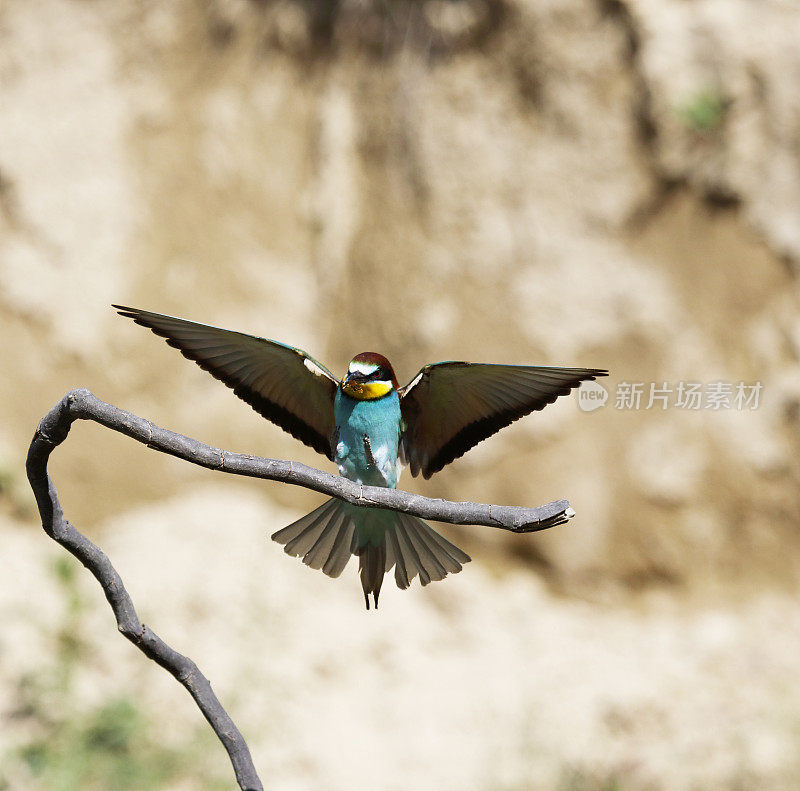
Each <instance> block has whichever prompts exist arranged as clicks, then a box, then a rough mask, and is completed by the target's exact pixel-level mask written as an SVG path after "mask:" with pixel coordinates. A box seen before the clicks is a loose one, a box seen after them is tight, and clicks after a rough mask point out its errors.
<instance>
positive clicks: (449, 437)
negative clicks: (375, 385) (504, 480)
mask: <svg viewBox="0 0 800 791" xmlns="http://www.w3.org/2000/svg"><path fill="white" fill-rule="evenodd" d="M607 373H608V372H607V371H603V370H600V369H597V368H548V367H542V366H526V365H490V364H481V363H463V362H445V363H436V364H434V365H426V366H425V367H424V368H423V369H422V370H421V371H420V372H419V374H418V375H417V376H416V377H415V378H414V379H413V380H412V381H411V383H410V384H408V385H406V386H405V387H404V388H401V389H400V391H399V392H400V396H401V400H400V403H401V408H402V412H403V421H404V423H405V429H404V432H403V437H402V442H401V454H402V456H403V460H404V461H405V462H406V463H407V464H409V465H410V468H411V474H412V475H418V474H419V473H420V472H421V473H422V474H423V475H424V476H425V477H426V478H430V476H431V475H433V473H435V472H438V471H439V470H441V469H442V467H444V466H445V465H446V464H449V463H450V462H451V461H453V460H454V459H457V458H458V457H459V456H462V455H463V454H464V453H466V452H467V451H468V450H469V449H470V448H472V447H474V446H475V445H477V444H478V443H479V442H482V441H483V440H485V439H486V438H487V437H490V436H491V435H492V434H494V433H495V432H497V431H499V430H500V429H501V428H503V427H504V426H507V425H509V424H510V423H513V422H514V421H515V420H518V419H519V418H521V417H523V416H524V415H527V414H529V413H530V412H535V411H537V410H539V409H543V408H544V407H545V406H547V404H551V403H552V402H553V401H555V400H556V398H558V397H559V396H561V395H566V394H567V393H569V391H570V390H572V389H573V388H574V387H577V386H578V385H579V384H580V383H581V382H583V381H585V380H587V379H594V378H595V377H598V376H606V375H607Z"/></svg>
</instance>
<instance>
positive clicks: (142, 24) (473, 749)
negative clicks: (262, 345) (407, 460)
mask: <svg viewBox="0 0 800 791" xmlns="http://www.w3.org/2000/svg"><path fill="white" fill-rule="evenodd" d="M798 42H800V7H798V5H797V3H796V2H794V0H768V1H767V2H755V1H754V0H414V2H410V1H408V2H400V0H381V1H379V0H338V2H323V0H295V1H293V2H292V1H290V0H259V1H255V0H247V1H245V0H167V1H166V2H164V1H161V2H156V1H155V0H137V1H136V2H134V0H119V1H118V2H115V3H102V2H98V0H47V2H45V0H5V2H3V3H2V4H0V332H2V359H3V363H4V364H3V368H4V376H3V377H2V379H0V398H2V404H3V410H2V422H0V540H1V541H2V546H3V558H4V571H3V574H2V578H3V582H2V584H0V618H1V619H2V623H3V628H2V630H0V790H2V789H13V791H17V790H18V789H19V790H21V789H32V790H33V791H38V790H41V791H71V789H76V790H77V789H90V791H91V790H92V789H113V791H117V789H119V790H120V791H126V789H137V791H138V790H139V789H145V790H146V791H147V790H148V789H165V788H167V789H176V790H180V791H183V790H184V789H185V790H187V791H188V790H190V789H215V788H230V787H231V784H232V776H231V774H230V769H229V766H228V764H227V759H226V756H225V754H224V751H223V750H222V748H221V747H219V745H218V744H216V743H215V742H214V740H213V737H212V736H211V735H210V734H209V733H207V730H208V729H207V727H206V726H205V723H204V722H202V721H201V718H200V715H199V714H198V713H197V712H196V710H195V709H194V708H193V705H192V704H191V701H190V700H189V698H188V696H187V695H186V694H185V692H184V691H183V690H182V689H180V688H179V687H178V685H177V684H175V682H174V681H173V680H172V679H171V678H168V677H167V676H166V674H164V673H163V671H161V670H160V669H159V668H157V667H156V666H154V665H152V666H151V663H148V662H146V661H145V660H144V659H143V658H142V657H141V655H139V654H138V653H137V652H136V651H135V650H134V649H133V648H131V647H130V646H129V645H128V644H127V643H126V642H125V641H124V640H122V639H121V638H119V637H118V635H116V634H115V633H114V624H113V621H112V618H111V614H110V612H109V611H108V607H107V604H106V602H105V601H104V600H103V597H102V593H101V592H100V590H99V589H98V588H97V586H96V584H95V583H94V582H93V580H92V579H91V578H89V575H88V574H86V573H85V572H84V570H83V569H82V568H81V567H80V566H79V565H78V564H77V563H75V562H73V561H72V560H71V559H70V558H62V553H60V552H59V551H58V549H57V547H55V545H53V544H52V542H50V541H49V540H48V539H47V538H46V536H44V534H43V533H42V532H41V530H40V528H39V526H38V520H37V515H36V512H35V506H34V504H33V502H32V497H31V495H30V492H29V489H28V487H27V482H26V481H25V478H24V472H23V467H24V455H25V452H26V450H27V443H28V442H29V440H30V437H31V435H32V432H33V430H34V428H35V425H36V422H37V421H38V420H39V418H41V417H42V416H43V415H44V414H45V412H46V411H47V409H49V407H50V406H52V404H53V403H54V402H55V401H56V400H58V399H59V398H60V397H61V396H62V395H63V394H64V393H65V392H66V391H67V390H69V389H70V388H72V387H77V386H84V387H88V388H90V389H91V390H92V391H93V392H94V393H95V394H96V395H98V396H99V397H101V398H103V399H104V400H106V401H110V402H112V403H114V404H117V405H119V406H121V407H123V408H125V409H128V410H130V411H133V412H135V413H137V414H139V415H142V416H145V417H148V418H150V419H152V420H153V421H154V422H156V423H158V424H160V425H162V426H166V427H169V428H171V429H173V430H175V431H179V432H181V433H184V434H188V435H191V436H194V437H197V438H198V439H201V440H203V441H205V442H208V443H210V444H213V445H217V446H221V447H225V448H229V449H231V450H237V451H243V452H252V453H257V454H260V455H265V456H273V457H279V458H290V459H298V460H301V461H303V462H305V463H309V464H313V465H315V466H320V467H322V468H323V469H330V465H329V464H328V463H327V462H326V461H325V460H324V459H323V458H322V457H319V456H316V455H315V454H314V453H313V451H311V450H309V449H308V448H306V447H304V446H301V445H300V443H298V442H296V441H295V440H293V439H292V438H291V437H289V436H288V435H286V434H283V433H282V432H281V431H280V430H278V429H276V428H274V427H272V426H270V425H268V424H267V423H266V422H265V421H263V419H261V418H260V417H259V416H258V415H256V414H255V413H254V412H252V411H251V410H250V409H249V408H248V407H247V406H246V405H244V404H242V403H240V402H238V401H237V400H236V399H235V398H234V397H233V396H232V395H231V393H230V391H228V390H227V389H226V388H225V387H223V386H222V385H221V384H219V383H218V382H215V381H214V380H213V379H212V378H211V377H209V376H208V375H207V374H204V373H203V372H201V371H200V370H199V369H197V368H196V366H194V365H192V364H191V363H189V362H187V361H185V360H183V359H182V358H181V357H180V355H179V354H178V353H177V352H176V351H175V350H173V349H170V348H168V347H167V346H166V345H165V344H164V343H163V342H162V341H161V340H159V339H156V338H154V337H153V336H152V335H151V334H150V333H148V332H146V331H145V330H143V329H141V328H138V327H134V326H133V325H131V323H130V322H127V321H124V320H122V319H120V318H119V317H117V316H116V315H115V314H114V312H113V311H112V310H111V309H110V307H109V305H110V303H112V302H121V303H123V304H129V305H135V306H139V307H142V308H146V309H151V310H156V311H159V312H164V313H171V314H174V315H178V316H182V317H185V318H188V319H193V320H197V321H201V322H204V323H209V324H215V325H218V326H223V327H229V328H231V329H238V330H241V331H245V332H251V333H254V334H258V335H264V336H267V337H270V338H274V339H276V340H280V341H283V342H287V343H291V344H294V345H297V346H300V347H302V348H304V349H306V350H308V351H309V352H310V353H311V354H312V355H314V356H315V357H317V358H318V359H320V360H321V361H322V362H324V363H325V364H326V365H327V366H328V367H329V368H331V370H332V371H334V372H335V373H339V374H340V373H341V372H342V370H343V367H344V366H345V364H346V362H347V360H348V359H349V358H350V357H351V356H352V355H353V354H355V353H356V352H359V351H364V350H367V349H374V350H376V351H380V352H382V353H384V354H386V355H387V356H388V357H389V359H390V360H391V361H392V362H393V364H394V367H395V369H396V370H397V372H398V376H399V378H400V379H401V380H403V381H408V379H410V378H411V377H412V376H413V375H414V374H415V373H416V371H417V370H418V369H419V367H420V366H421V365H423V364H424V363H426V362H432V361H436V360H444V359H468V360H475V361H492V362H506V363H534V364H548V365H581V366H595V367H605V368H608V369H610V370H611V376H610V377H609V379H608V380H606V381H604V382H602V385H603V386H604V387H605V388H606V391H607V392H608V400H607V401H606V403H605V405H604V406H602V407H600V408H597V409H593V410H591V411H583V410H581V409H579V408H578V401H577V399H576V398H575V397H569V398H563V399H561V400H560V401H559V402H558V403H556V404H554V405H553V406H551V407H548V409H546V410H545V411H544V412H542V413H538V414H535V415H533V416H531V417H528V418H525V419H523V420H522V421H520V422H519V423H517V424H515V425H514V426H513V427H512V428H510V429H507V430H506V431H505V432H503V433H502V434H500V435H498V436H497V437H494V438H492V439H490V440H488V441H487V442H485V443H482V444H481V445H479V446H478V447H477V448H475V449H474V450H473V451H472V452H470V453H469V454H468V455H467V456H465V457H464V458H463V459H461V460H459V461H457V462H455V463H454V464H452V465H451V466H450V467H448V468H447V469H446V470H445V471H443V472H442V473H440V474H439V475H437V476H435V477H434V478H433V479H432V480H431V481H428V482H422V481H418V480H415V479H411V478H410V476H409V477H406V478H403V480H402V482H401V486H403V487H405V488H408V489H410V490H412V491H419V492H422V493H424V494H428V495H431V496H441V497H446V498H449V499H467V500H476V501H484V502H494V503H510V504H526V505H537V504H541V503H544V502H547V501H549V500H553V499H558V498H561V497H566V498H569V499H570V501H571V504H572V506H573V508H574V509H575V510H576V512H577V517H576V518H575V519H574V520H573V521H572V522H571V523H570V524H569V525H567V526H565V527H560V528H557V529H555V530H553V531H549V532H545V533H542V534H538V535H535V536H522V537H519V536H506V535H503V534H499V533H495V532H493V531H491V530H489V529H486V528H453V527H443V528H442V532H443V533H445V534H446V535H448V536H449V537H451V538H454V540H456V539H457V542H458V543H459V544H460V545H463V546H464V547H465V549H467V551H469V552H470V554H471V555H472V557H473V562H472V563H470V564H469V565H468V566H467V567H466V568H465V570H464V572H463V573H462V574H460V575H457V576H454V577H448V579H447V580H446V581H444V582H443V583H441V584H438V583H437V584H434V585H431V586H429V587H428V588H426V589H424V590H423V589H421V588H420V587H419V586H418V585H416V584H415V585H414V586H412V588H411V589H410V590H409V591H407V592H403V593H401V592H399V591H397V590H396V589H394V588H393V587H392V586H391V585H390V581H389V580H387V583H386V586H385V588H384V592H383V593H382V597H381V610H380V611H379V612H378V613H377V614H376V613H369V614H368V615H367V614H366V613H365V612H364V610H363V603H362V601H361V593H360V589H359V585H358V581H357V579H356V573H355V569H354V568H348V569H347V570H346V571H345V573H344V575H343V576H342V577H341V578H340V579H339V580H336V581H332V580H329V579H327V578H326V577H324V576H323V575H322V574H319V573H318V572H312V571H309V570H308V569H306V568H305V567H303V565H302V564H301V563H299V562H298V561H297V560H295V559H289V558H287V557H285V555H284V554H283V553H282V552H281V550H280V547H278V546H277V545H276V544H273V543H271V542H270V541H269V540H268V538H267V537H268V535H269V533H271V532H272V531H273V530H275V529H277V528H278V527H281V526H282V525H284V524H287V523H289V522H290V521H292V520H293V519H295V518H297V517H298V516H299V515H301V514H302V513H304V512H306V511H308V510H310V509H311V508H312V507H313V506H314V505H315V504H317V503H318V502H321V498H320V497H319V496H318V495H314V494H313V493H310V492H306V491H304V490H299V489H298V490H295V489H292V488H291V487H288V486H283V487H282V486H278V485H276V484H267V483H263V482H253V481H242V480H228V476H221V475H212V473H209V472H206V471H203V470H200V469H194V468H192V467H191V466H190V465H188V464H185V463H183V462H178V461H177V460H174V459H171V458H167V457H164V456H162V455H159V454H155V453H153V452H151V451H147V450H146V449H145V448H143V447H141V446H135V443H133V442H131V441H129V440H126V439H124V438H122V437H120V436H117V435H112V434H111V432H108V431H105V430H102V429H100V428H98V427H97V426H94V425H78V426H76V427H75V428H74V429H73V433H72V435H71V436H70V438H69V440H68V441H67V443H66V444H65V445H64V446H63V447H62V448H60V449H59V450H58V451H57V453H56V454H55V456H54V457H53V462H52V465H51V469H52V472H53V475H54V479H55V482H56V485H57V486H58V488H59V492H60V495H61V498H62V502H63V505H64V507H65V511H66V513H67V516H68V518H69V519H70V520H71V521H73V522H74V523H75V524H76V525H77V526H79V527H80V528H81V529H82V530H84V531H85V532H86V533H87V534H88V535H89V536H90V537H92V538H93V539H94V540H97V541H98V542H99V543H100V544H101V545H102V546H103V547H104V548H105V549H106V550H107V551H108V552H109V554H110V555H111V558H112V560H113V561H114V562H115V564H116V565H117V568H118V569H119V571H120V573H121V574H122V576H123V579H124V580H125V582H126V584H127V586H128V588H129V590H130V591H131V593H132V595H133V598H134V601H135V602H136V604H137V607H138V608H139V612H140V615H141V617H142V619H143V620H144V621H145V622H146V623H148V625H150V626H152V628H153V629H155V631H156V632H158V633H159V634H160V635H161V636H162V637H163V638H164V639H165V640H167V642H169V643H170V644H171V645H173V646H174V647H176V648H177V649H178V650H181V651H182V652H184V653H187V654H188V655H190V656H191V657H192V658H193V659H194V660H195V661H196V662H197V663H198V665H199V666H200V668H201V669H202V670H203V671H204V672H205V673H206V675H208V676H209V678H210V679H211V681H212V683H213V685H214V688H215V690H216V691H217V693H218V694H219V696H220V698H221V699H222V701H223V703H224V704H225V705H226V707H227V708H228V711H229V712H230V713H231V715H232V717H233V719H234V720H235V721H236V723H237V725H239V727H240V728H241V730H242V731H243V732H244V734H245V736H246V737H247V738H248V742H249V744H250V747H251V749H252V751H253V754H254V757H255V761H256V765H257V766H258V767H259V769H260V771H261V774H262V778H263V779H264V780H265V784H266V786H267V787H270V788H281V789H290V790H291V789H298V791H299V789H308V788H320V787H322V788H326V789H332V790H333V791H336V790H338V789H352V788H367V787H369V788H375V789H381V791H384V790H385V791H393V790H394V789H407V788H412V787H413V788H416V789H420V791H427V790H428V789H430V790H433V789H437V791H449V789H468V790H469V791H473V790H474V791H538V790H539V789H542V790H544V789H548V791H550V790H553V789H554V790H555V791H612V790H614V791H651V790H652V791H657V790H658V789H669V791H673V790H677V791H682V790H683V789H686V791H689V790H690V789H698V788H704V789H730V790H731V791H734V789H735V790H736V791H745V790H746V789H759V791H772V790H774V791H791V790H792V789H796V788H798V787H800V750H798V740H800V682H799V681H798V674H797V657H798V656H800V604H798V602H797V590H798V568H799V566H798V557H799V556H798V550H800V531H798V528H800V488H799V487H798V484H800V466H799V465H798V458H799V456H798V450H800V433H799V429H800V310H798V307H800V284H799V283H798V272H800V92H799V91H798V90H797V86H798V84H800V47H799V46H798ZM636 383H639V384H641V386H642V395H641V401H640V403H639V404H638V408H637V405H636V404H635V403H634V402H632V401H630V400H626V398H625V394H626V393H630V392H631V391H630V388H629V386H630V385H634V384H636ZM692 383H695V384H699V385H700V386H701V393H702V396H703V398H704V399H705V401H703V402H701V403H700V405H699V408H697V409H695V408H687V405H686V404H685V403H684V404H682V405H681V403H680V396H681V394H683V395H685V392H686V386H687V385H689V384H692ZM717 383H723V384H727V385H730V387H731V390H730V392H729V393H728V395H729V396H730V398H729V399H728V402H727V403H717V406H718V407H719V408H714V404H713V403H712V402H711V401H709V398H710V395H709V394H710V393H713V392H714V389H715V388H717ZM739 383H742V384H744V385H746V386H748V387H750V386H752V385H755V384H756V383H757V384H758V386H759V391H758V393H759V400H758V403H757V405H756V407H757V408H752V407H753V406H754V405H753V403H752V402H751V403H749V404H744V405H742V404H740V405H739V406H741V407H742V408H737V404H736V403H735V399H734V397H735V393H736V386H737V384H739ZM659 393H660V394H661V395H662V396H663V398H662V399H661V400H659V399H658V398H656V399H655V400H652V399H651V394H655V395H658V394H659ZM648 404H649V408H648Z"/></svg>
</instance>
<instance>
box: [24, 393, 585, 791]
mask: <svg viewBox="0 0 800 791" xmlns="http://www.w3.org/2000/svg"><path fill="white" fill-rule="evenodd" d="M75 420H94V421H95V422H97V423H100V424H101V425H103V426H106V427H107V428H110V429H113V430H114V431H119V432H120V433H122V434H125V435H126V436H128V437H132V438H133V439H135V440H137V441H138V442H142V443H144V444H145V445H147V447H149V448H153V449H155V450H158V451H161V452H162V453H168V454H170V455H172V456H177V457H178V458H181V459H184V460H185V461H188V462H191V463H192V464H197V465H199V466H201V467H207V468H209V469H212V470H219V471H221V472H228V473H233V474H234V475H246V476H250V477H253V478H264V479H267V480H273V481H281V482H283V483H291V484H295V485H297V486H304V487H306V488H308V489H313V490H315V491H318V492H322V493H324V494H328V495H332V496H335V497H339V498H341V499H342V500H346V501H347V502H349V503H353V504H354V505H361V506H366V507H381V508H388V509H391V510H395V511H403V512H405V513H408V514H411V515H413V516H418V517H420V518H422V519H433V520H436V521H440V522H450V523H453V524H473V525H487V526H489V527H498V528H501V529H503V530H510V531H512V532H515V533H529V532H534V531H537V530H544V529H545V528H548V527H553V526H555V525H559V524H562V523H564V522H566V521H567V519H569V518H570V517H571V516H572V515H573V512H572V509H570V507H569V503H568V502H567V501H566V500H557V501H556V502H552V503H549V504H548V505H543V506H540V507H538V508H522V507H516V506H505V505H500V506H498V505H486V504H482V503H470V502H451V501H449V500H435V499H431V498H428V497H422V496H421V495H415V494H409V493H408V492H403V491H397V490H395V489H384V488H380V487H376V486H362V485H361V484H358V483H354V482H352V481H348V480H347V479H345V478H341V477H339V476H337V475H331V474H330V473H326V472H323V471H322V470H317V469H316V468H314V467H308V466H307V465H305V464H299V463H297V462H290V461H281V460H277V459H265V458H261V457H259V456H249V455H243V454H240V453H231V452H230V451H225V450H221V449H219V448H212V447H210V446H209V445H204V444H203V443H202V442H198V441H197V440H196V439H192V438H191V437H184V436H183V435H181V434H176V433H174V432H172V431H168V430H167V429H163V428H159V427H158V426H155V425H153V424H152V423H151V422H150V421H149V420H145V419H144V418H140V417H138V416H136V415H133V414H131V413H130V412H125V411H124V410H122V409H118V408H117V407H115V406H112V405H111V404H107V403H105V402H104V401H101V400H100V399H99V398H97V397H95V396H94V395H92V393H90V392H89V391H88V390H86V389H78V390H72V391H70V392H69V393H67V394H66V395H65V396H64V397H63V398H62V399H61V400H60V401H59V402H58V403H57V404H56V405H55V406H54V407H53V408H52V409H51V410H50V411H49V412H48V413H47V415H45V417H44V418H43V419H42V421H41V422H40V423H39V426H38V428H37V429H36V433H35V434H34V437H33V440H32V441H31V445H30V448H29V450H28V459H27V465H26V466H27V472H28V480H29V481H30V484H31V488H32V489H33V493H34V495H35V496H36V502H37V505H38V507H39V514H40V516H41V518H42V527H43V528H44V530H45V532H46V533H47V534H48V535H49V536H50V537H51V538H52V539H54V540H55V541H57V542H58V543H59V544H61V546H63V547H64V548H65V549H67V550H68V551H69V552H71V553H72V554H73V555H74V556H75V557H76V558H78V560H80V561H81V563H83V565H84V566H86V568H88V569H89V571H91V572H92V574H93V575H94V576H95V578H96V579H97V581H98V582H99V583H100V585H101V587H102V588H103V592H104V593H105V596H106V599H108V603H109V604H110V605H111V608H112V610H113V611H114V616H115V617H116V620H117V627H118V629H119V631H120V632H122V634H123V635H124V636H125V637H126V638H128V640H130V641H131V642H132V643H133V644H134V645H135V646H136V647H137V648H138V649H139V650H140V651H142V652H143V653H144V654H145V655H146V656H147V657H149V658H150V659H152V660H154V661H155V662H157V663H158V664H159V665H161V666H162V667H163V668H165V669H166V670H168V671H169V672H170V673H171V674H172V675H173V676H174V677H175V678H176V679H177V680H178V681H180V683H181V684H183V686H184V687H186V689H187V690H188V691H189V694H191V696H192V697H193V698H194V700H195V702H196V703H197V705H198V707H199V708H200V711H202V713H203V716H205V718H206V719H207V720H208V722H209V724H210V725H211V727H212V728H213V729H214V732H215V733H216V734H217V736H218V737H219V739H220V741H221V742H222V744H223V746H224V747H225V749H226V750H227V751H228V755H229V756H230V759H231V763H232V764H233V770H234V772H235V774H236V779H237V781H238V783H239V786H240V788H242V789H243V790H244V791H263V786H262V784H261V780H260V779H259V777H258V774H257V773H256V770H255V767H254V766H253V760H252V758H251V756H250V750H249V749H248V747H247V744H246V742H245V740H244V738H243V737H242V735H241V733H240V732H239V730H238V729H237V728H236V726H235V725H234V723H233V720H232V719H231V718H230V716H229V715H228V713H227V712H226V711H225V709H224V708H223V707H222V704H221V703H220V702H219V700H218V699H217V697H216V695H215V694H214V692H213V691H212V689H211V684H210V683H209V681H208V679H207V678H206V677H205V676H204V675H203V674H202V673H201V672H200V670H199V669H198V667H197V665H195V663H194V662H193V661H192V660H191V659H189V658H188V657H185V656H183V655H182V654H179V653H178V652H177V651H175V650H174V649H173V648H171V647H170V646H168V645H167V644H166V643H165V642H164V641H163V640H162V639H161V638H160V637H158V635H156V634H155V633H154V632H153V631H152V630H151V629H149V628H148V627H147V626H145V625H144V624H143V623H141V621H140V620H139V617H138V615H137V614H136V610H135V608H134V605H133V601H132V600H131V597H130V595H129V594H128V592H127V591H126V590H125V586H124V585H123V583H122V579H121V578H120V576H119V574H118V573H117V571H116V570H115V568H114V566H113V565H112V564H111V561H110V560H109V559H108V556H107V555H106V554H105V553H104V552H103V551H102V550H101V549H100V548H99V547H98V546H96V545H95V544H93V543H92V542H91V541H89V539H88V538H86V537H85V536H83V535H82V534H81V533H80V532H79V531H78V530H77V529H76V528H75V527H74V526H73V525H71V524H70V523H69V522H67V520H66V519H65V518H64V514H63V511H62V509H61V504H60V503H59V500H58V494H57V492H56V488H55V486H54V485H53V481H52V480H51V478H50V476H49V475H48V473H47V463H48V460H49V458H50V454H51V453H52V452H53V450H54V449H55V448H56V447H57V446H58V445H60V444H61V443H62V442H63V441H64V440H65V439H66V438H67V435H68V434H69V430H70V428H71V426H72V423H73V422H74V421H75Z"/></svg>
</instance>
